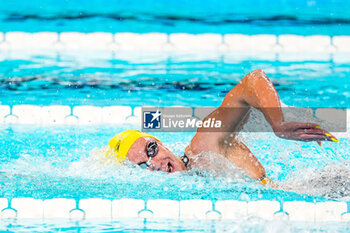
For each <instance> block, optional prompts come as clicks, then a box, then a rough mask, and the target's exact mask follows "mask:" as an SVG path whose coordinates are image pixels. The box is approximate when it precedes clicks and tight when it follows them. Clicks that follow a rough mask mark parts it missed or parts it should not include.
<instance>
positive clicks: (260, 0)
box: [0, 0, 350, 35]
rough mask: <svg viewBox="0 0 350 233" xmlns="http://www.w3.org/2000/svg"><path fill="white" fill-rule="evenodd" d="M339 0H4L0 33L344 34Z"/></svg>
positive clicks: (349, 28)
mask: <svg viewBox="0 0 350 233" xmlns="http://www.w3.org/2000/svg"><path fill="white" fill-rule="evenodd" d="M349 7H350V5H349V2H347V1H342V0H328V1H324V0H312V1H302V0H296V1H293V2H290V1H273V2H271V1H268V0H256V1H245V0H236V1H229V0H223V1H220V2H217V1H215V0H192V1H190V2H189V1H184V0H182V1H179V0H158V1H154V0H144V1H127V0H118V1H115V0H102V1H101V0H91V1H88V2H87V1H81V0H69V1H64V4H63V3H61V2H60V1H57V0H48V1H45V4H43V3H42V2H41V1H40V0H33V1H25V2H24V1H20V0H12V1H4V2H3V3H2V4H1V6H0V28H1V30H2V31H26V32H38V31H54V32H62V31H80V32H96V31H103V32H137V33H144V32H165V33H175V32H187V33H195V34H196V33H208V32H209V33H243V34H281V33H283V34H299V35H349V34H350V18H349V16H348V15H349V14H348V9H349Z"/></svg>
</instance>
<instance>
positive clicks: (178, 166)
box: [127, 137, 186, 173]
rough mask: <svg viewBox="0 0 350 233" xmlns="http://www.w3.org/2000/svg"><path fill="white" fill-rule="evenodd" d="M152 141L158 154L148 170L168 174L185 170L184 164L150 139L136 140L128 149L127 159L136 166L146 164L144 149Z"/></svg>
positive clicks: (160, 144) (159, 143)
mask: <svg viewBox="0 0 350 233" xmlns="http://www.w3.org/2000/svg"><path fill="white" fill-rule="evenodd" d="M152 141H156V142H157V144H158V153H157V154H156V156H154V157H153V158H152V160H151V164H152V165H151V166H150V167H149V169H150V170H152V171H163V172H169V173H171V172H176V171H183V170H186V167H185V165H184V163H183V162H182V160H181V159H180V158H179V157H178V156H176V155H174V154H173V153H172V152H171V151H170V150H169V149H168V148H166V147H165V146H164V145H163V144H162V143H161V142H159V141H157V140H156V139H154V138H152V137H142V138H139V139H137V140H136V141H135V142H134V143H133V144H132V146H131V147H130V150H129V151H128V154H127V158H128V159H129V160H130V161H132V162H134V163H136V164H141V163H144V162H147V161H148V159H149V158H148V156H147V153H146V147H147V144H148V143H149V142H152Z"/></svg>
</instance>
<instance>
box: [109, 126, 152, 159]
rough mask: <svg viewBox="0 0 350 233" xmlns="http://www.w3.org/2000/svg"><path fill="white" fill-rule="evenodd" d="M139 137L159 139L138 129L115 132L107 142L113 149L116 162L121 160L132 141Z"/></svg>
mask: <svg viewBox="0 0 350 233" xmlns="http://www.w3.org/2000/svg"><path fill="white" fill-rule="evenodd" d="M141 137H152V138H154V139H156V140H157V141H159V139H158V138H156V137H154V136H152V135H150V134H148V133H145V132H141V131H138V130H126V131H123V132H121V133H118V134H116V135H115V136H114V137H113V138H112V139H111V140H110V141H109V143H108V145H109V147H110V148H111V149H112V150H113V151H114V153H115V157H116V158H117V159H118V162H122V161H123V160H124V159H125V158H126V155H127V154H128V151H129V150H130V147H131V146H132V144H134V142H135V141H136V140H137V139H139V138H141Z"/></svg>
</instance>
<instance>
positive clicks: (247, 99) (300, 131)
mask: <svg viewBox="0 0 350 233" xmlns="http://www.w3.org/2000/svg"><path fill="white" fill-rule="evenodd" d="M251 106H252V107H254V108H256V109H259V110H260V111H261V112H262V113H263V114H264V116H265V118H266V120H267V121H268V122H269V124H270V125H271V127H272V129H273V131H274V132H275V134H276V136H278V137H281V138H285V139H292V140H301V141H318V142H320V141H335V142H336V141H338V140H337V139H336V138H335V137H334V136H333V135H331V134H330V133H329V132H328V131H326V130H323V129H321V128H320V127H319V126H318V125H317V124H315V123H301V122H285V121H284V117H283V113H282V109H281V104H280V99H279V96H278V93H277V91H276V89H275V87H274V86H273V84H272V82H271V81H270V79H269V78H268V77H267V75H266V74H265V73H264V71H262V70H255V71H253V72H251V73H249V74H247V75H246V76H245V77H244V78H243V79H242V80H241V81H240V82H239V83H238V84H237V85H236V86H235V87H234V88H233V89H232V90H231V91H230V92H229V93H228V94H227V95H226V97H225V98H224V100H223V102H222V104H221V106H220V108H230V109H233V108H237V109H239V110H237V111H236V110H230V111H226V112H230V113H232V114H229V115H227V116H224V115H222V114H219V115H220V117H221V118H222V119H223V120H224V122H225V123H226V124H229V125H231V126H232V127H236V125H237V124H239V123H241V121H242V119H243V118H244V115H245V114H246V113H247V111H248V110H249V108H250V107H251ZM220 108H219V109H218V110H219V111H218V112H219V113H220ZM222 112H223V113H224V112H225V111H222Z"/></svg>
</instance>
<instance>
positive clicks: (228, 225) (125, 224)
mask: <svg viewBox="0 0 350 233" xmlns="http://www.w3.org/2000/svg"><path fill="white" fill-rule="evenodd" d="M247 222H249V224H247ZM4 225H6V226H7V228H8V230H9V231H16V232H18V231H20V232H27V231H45V232H66V231H67V232H130V233H134V232H229V233H231V232H232V233H233V232H235V233H236V232H239V233H256V232H286V233H292V232H339V233H347V232H349V225H348V224H347V223H339V224H332V225H330V224H329V223H317V224H315V223H301V222H290V221H283V220H278V221H277V220H275V221H269V222H267V221H266V220H262V219H256V218H251V219H244V221H234V222H233V221H227V220H226V221H225V220H220V221H218V220H210V221H205V220H182V221H175V220H167V219H164V220H157V219H150V220H143V219H132V218H131V219H123V220H119V221H99V220H95V221H91V220H90V221H87V220H84V221H79V222H75V221H57V220H56V221H46V222H44V223H43V222H42V221H33V220H27V221H26V220H22V221H16V222H13V221H8V220H5V221H2V222H1V223H0V229H1V227H2V226H4Z"/></svg>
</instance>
